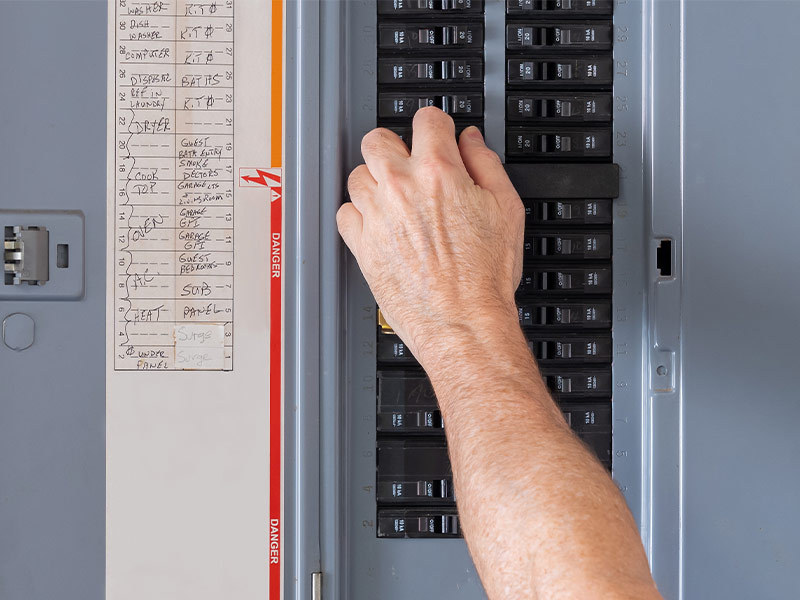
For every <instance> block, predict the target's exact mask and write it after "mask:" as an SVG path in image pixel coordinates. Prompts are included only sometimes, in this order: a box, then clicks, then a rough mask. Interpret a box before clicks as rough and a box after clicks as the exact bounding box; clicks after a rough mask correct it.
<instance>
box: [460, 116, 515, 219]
mask: <svg viewBox="0 0 800 600" xmlns="http://www.w3.org/2000/svg"><path fill="white" fill-rule="evenodd" d="M458 150H459V152H461V160H463V161H464V166H465V167H466V168H467V172H468V173H469V176H470V177H472V181H474V182H475V183H476V184H478V185H479V186H480V187H482V188H483V189H485V190H486V191H488V192H491V193H492V194H494V196H495V198H497V200H498V201H499V202H501V203H507V202H509V201H515V202H519V196H518V195H517V191H516V190H515V189H514V186H513V185H511V181H510V180H509V179H508V175H506V170H505V169H504V168H503V163H502V162H500V157H499V156H497V154H496V153H495V152H494V151H493V150H491V149H490V148H489V147H488V146H487V145H486V144H485V143H484V141H483V136H482V135H481V132H480V130H479V129H478V128H477V127H475V126H471V127H467V128H466V129H465V130H464V131H462V132H461V135H460V136H459V139H458Z"/></svg>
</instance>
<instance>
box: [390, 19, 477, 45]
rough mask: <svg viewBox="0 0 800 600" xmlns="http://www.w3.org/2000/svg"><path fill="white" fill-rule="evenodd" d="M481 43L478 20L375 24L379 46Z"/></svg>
mask: <svg viewBox="0 0 800 600" xmlns="http://www.w3.org/2000/svg"><path fill="white" fill-rule="evenodd" d="M482 46H483V24H482V23H452V24H443V25H436V26H422V27H421V26H420V25H418V24H411V23H384V24H382V25H380V26H379V28H378V48H379V49H381V50H415V49H418V50H419V49H424V50H434V49H437V48H452V49H457V48H474V49H480V48H482Z"/></svg>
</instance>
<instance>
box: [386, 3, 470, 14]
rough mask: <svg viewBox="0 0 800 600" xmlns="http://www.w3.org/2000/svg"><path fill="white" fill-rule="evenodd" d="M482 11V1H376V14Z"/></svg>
mask: <svg viewBox="0 0 800 600" xmlns="http://www.w3.org/2000/svg"><path fill="white" fill-rule="evenodd" d="M482 10H483V0H378V14H382V15H396V14H404V15H412V14H420V13H442V12H462V13H463V12H472V13H479V12H481V11H482Z"/></svg>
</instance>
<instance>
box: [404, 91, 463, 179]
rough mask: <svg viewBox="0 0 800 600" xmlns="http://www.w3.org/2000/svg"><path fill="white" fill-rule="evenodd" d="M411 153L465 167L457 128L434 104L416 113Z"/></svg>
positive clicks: (416, 156) (418, 156)
mask: <svg viewBox="0 0 800 600" xmlns="http://www.w3.org/2000/svg"><path fill="white" fill-rule="evenodd" d="M412 141H413V143H412V144H411V148H412V150H411V154H412V156H413V157H415V158H427V159H432V160H434V161H438V162H440V163H443V164H450V165H452V166H456V167H459V168H463V163H462V162H461V156H460V155H459V153H458V145H457V144H456V129H455V125H454V124H453V119H451V118H450V116H449V115H447V114H446V113H444V112H442V111H441V110H439V109H438V108H435V107H433V106H427V107H425V108H421V109H420V110H418V111H417V112H416V113H415V114H414V135H413V140H412Z"/></svg>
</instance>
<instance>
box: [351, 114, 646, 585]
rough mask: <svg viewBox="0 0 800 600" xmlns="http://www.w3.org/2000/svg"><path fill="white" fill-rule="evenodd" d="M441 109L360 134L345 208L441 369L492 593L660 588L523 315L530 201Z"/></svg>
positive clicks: (379, 293)
mask: <svg viewBox="0 0 800 600" xmlns="http://www.w3.org/2000/svg"><path fill="white" fill-rule="evenodd" d="M454 133H455V132H454V127H453V121H452V119H450V117H448V116H447V115H445V114H444V113H443V112H441V111H440V110H438V109H435V108H426V109H423V110H420V111H419V112H417V114H416V116H415V118H414V143H413V152H409V151H408V149H407V147H406V146H405V144H403V142H402V141H401V140H400V138H399V137H398V136H396V135H395V134H394V133H392V132H391V131H388V130H385V129H375V130H373V131H371V132H370V133H368V134H367V135H366V136H365V137H364V140H363V142H362V146H361V149H362V154H363V156H364V161H365V162H366V165H361V166H359V167H357V168H356V169H355V170H354V171H353V173H352V174H351V175H350V179H349V181H348V188H349V191H350V197H351V200H352V203H347V204H344V205H343V206H342V207H341V209H340V210H339V213H338V215H337V222H338V225H339V231H340V233H341V235H342V237H343V238H344V241H345V243H346V244H347V246H348V247H349V248H350V250H351V251H352V252H353V254H354V255H355V257H356V260H357V261H358V264H359V266H360V267H361V270H362V272H363V273H364V276H365V278H366V280H367V283H369V286H370V288H371V289H372V292H373V294H374V295H375V298H376V300H377V302H378V305H379V306H380V307H381V311H382V312H383V314H384V316H385V317H386V320H387V321H388V322H389V324H390V325H391V326H392V327H393V328H394V330H395V332H397V333H398V335H400V337H401V338H402V339H403V340H404V341H405V343H406V344H407V345H408V346H409V348H410V349H411V351H412V352H413V353H414V355H415V356H416V358H417V359H418V360H419V362H420V364H421V365H422V366H423V368H424V369H425V371H426V372H427V373H428V376H429V377H430V380H431V382H432V383H433V387H434V390H435V392H436V396H437V398H438V399H439V405H440V408H441V411H442V416H443V419H444V422H445V424H446V428H445V431H446V434H447V441H448V446H449V449H450V459H451V462H452V466H453V477H454V483H455V488H456V495H457V497H458V511H459V515H460V519H461V524H462V529H463V532H464V537H465V538H466V540H467V544H468V545H469V549H470V553H471V554H472V558H473V560H474V561H475V565H476V567H477V569H478V573H479V574H480V577H481V581H482V582H483V585H484V588H485V589H486V592H487V594H488V596H489V598H491V599H492V600H501V599H503V600H504V599H514V600H519V599H522V598H526V599H527V598H537V599H544V598H559V599H566V598H631V599H634V598H635V599H637V600H642V599H651V598H661V596H660V595H659V593H658V592H657V591H656V587H655V584H654V583H653V580H652V577H651V575H650V570H649V567H648V564H647V558H646V556H645V553H644V549H643V547H642V543H641V540H640V538H639V533H638V531H637V528H636V524H635V522H634V520H633V517H632V516H631V514H630V512H629V510H628V508H627V506H626V504H625V501H624V499H623V498H622V496H621V494H620V493H619V491H618V490H617V488H616V486H615V485H614V483H613V482H612V480H611V478H610V477H609V476H608V473H607V472H606V470H605V469H604V468H603V466H602V465H601V464H600V463H599V462H598V461H597V459H596V458H595V457H594V456H593V454H592V453H591V452H590V451H589V450H588V449H587V448H586V447H585V446H584V445H583V443H582V442H581V441H580V440H579V439H578V438H577V437H576V436H575V435H574V434H573V433H572V432H571V431H570V429H569V427H568V426H567V424H566V423H565V421H564V419H563V418H562V416H561V413H560V411H559V410H558V408H557V407H556V404H555V403H554V402H553V400H552V398H551V397H550V395H549V393H548V391H547V389H546V387H545V385H544V382H543V380H542V377H541V375H540V373H539V370H538V368H537V366H536V362H535V360H534V359H533V357H532V356H531V354H530V352H529V351H528V347H527V345H526V342H525V338H524V336H523V333H522V331H521V329H520V326H519V320H518V317H517V312H516V308H515V304H514V291H515V290H516V287H517V284H518V282H519V280H520V276H521V272H522V243H523V231H524V221H525V213H524V209H523V206H522V203H521V201H520V199H519V196H518V195H517V193H516V191H515V190H514V188H513V186H512V185H511V182H510V181H509V180H508V178H507V176H506V174H505V171H504V169H503V167H502V165H501V163H500V160H499V159H498V157H497V155H496V154H494V152H492V151H491V150H489V149H488V148H487V147H486V145H485V144H484V142H483V138H482V137H481V135H480V132H479V131H478V130H477V129H476V128H474V127H473V128H469V129H467V130H465V131H464V132H463V133H462V134H461V137H460V139H459V141H458V144H456V141H455V135H454Z"/></svg>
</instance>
